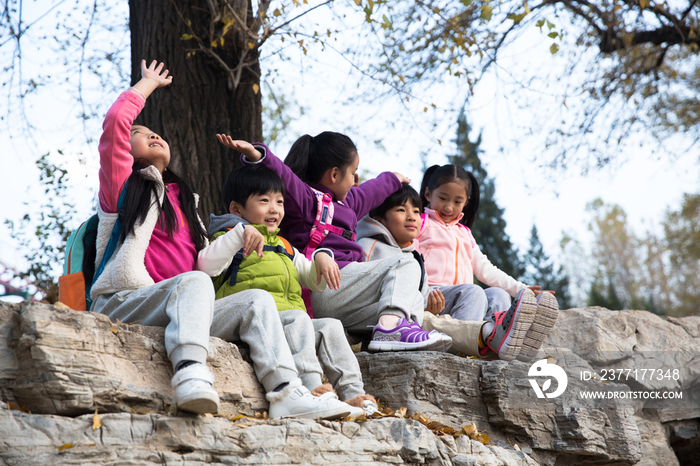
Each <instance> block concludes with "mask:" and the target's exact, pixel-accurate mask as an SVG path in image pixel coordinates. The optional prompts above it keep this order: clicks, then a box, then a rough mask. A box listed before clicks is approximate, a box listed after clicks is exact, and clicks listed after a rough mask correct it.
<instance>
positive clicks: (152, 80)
mask: <svg viewBox="0 0 700 466" xmlns="http://www.w3.org/2000/svg"><path fill="white" fill-rule="evenodd" d="M164 66H165V64H164V63H163V62H161V63H158V62H157V61H156V60H153V61H152V62H151V65H150V66H148V67H146V60H141V79H140V80H139V82H137V83H136V84H134V87H133V89H135V90H136V91H138V92H140V93H141V95H143V97H144V98H146V99H147V98H148V96H150V95H151V93H152V92H153V91H155V90H156V89H158V88H159V87H165V86H167V85H169V84H170V83H172V82H173V77H172V76H168V70H165V71H163V67H164Z"/></svg>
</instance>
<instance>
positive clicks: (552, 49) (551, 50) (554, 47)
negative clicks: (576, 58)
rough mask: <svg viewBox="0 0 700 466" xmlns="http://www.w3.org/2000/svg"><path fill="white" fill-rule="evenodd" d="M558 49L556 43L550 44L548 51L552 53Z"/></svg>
mask: <svg viewBox="0 0 700 466" xmlns="http://www.w3.org/2000/svg"><path fill="white" fill-rule="evenodd" d="M558 51H559V46H558V45H557V44H552V46H551V47H550V48H549V52H550V53H551V54H552V55H554V54H555V53H557V52H558Z"/></svg>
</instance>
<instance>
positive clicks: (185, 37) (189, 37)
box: [180, 34, 194, 40]
mask: <svg viewBox="0 0 700 466" xmlns="http://www.w3.org/2000/svg"><path fill="white" fill-rule="evenodd" d="M192 39H194V36H193V35H192V34H183V35H181V36H180V40H192Z"/></svg>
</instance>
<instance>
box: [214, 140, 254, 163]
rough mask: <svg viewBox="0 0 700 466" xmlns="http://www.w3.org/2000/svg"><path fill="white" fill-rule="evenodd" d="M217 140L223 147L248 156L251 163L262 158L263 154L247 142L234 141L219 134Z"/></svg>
mask: <svg viewBox="0 0 700 466" xmlns="http://www.w3.org/2000/svg"><path fill="white" fill-rule="evenodd" d="M216 139H218V140H219V142H220V143H221V144H223V145H225V146H226V147H228V148H231V149H233V150H237V151H238V152H240V153H242V154H243V155H245V156H246V158H247V159H248V160H250V161H251V162H257V161H258V160H260V159H261V158H262V154H261V153H260V151H259V150H257V149H256V148H255V147H254V146H253V145H252V144H251V143H249V142H246V141H234V140H233V139H232V138H231V136H229V135H227V134H217V135H216Z"/></svg>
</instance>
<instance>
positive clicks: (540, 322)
mask: <svg viewBox="0 0 700 466" xmlns="http://www.w3.org/2000/svg"><path fill="white" fill-rule="evenodd" d="M558 316H559V303H557V298H555V297H554V296H553V295H552V293H548V292H546V291H545V292H544V293H540V294H539V295H537V311H536V312H535V319H534V320H533V321H532V324H531V325H530V328H529V329H528V330H527V333H526V334H525V339H524V340H523V347H522V349H521V350H520V353H518V361H531V360H533V359H535V356H537V352H538V351H539V350H540V347H541V346H542V342H544V339H545V338H547V335H549V332H550V331H551V330H552V328H553V327H554V324H555V323H556V322H557V317H558Z"/></svg>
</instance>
